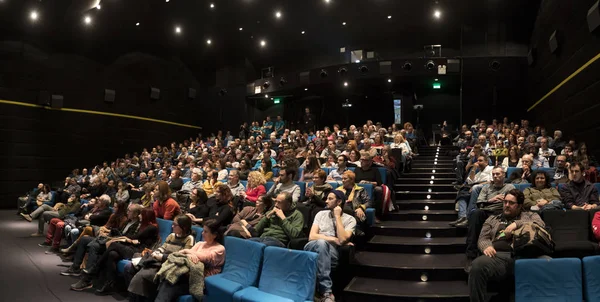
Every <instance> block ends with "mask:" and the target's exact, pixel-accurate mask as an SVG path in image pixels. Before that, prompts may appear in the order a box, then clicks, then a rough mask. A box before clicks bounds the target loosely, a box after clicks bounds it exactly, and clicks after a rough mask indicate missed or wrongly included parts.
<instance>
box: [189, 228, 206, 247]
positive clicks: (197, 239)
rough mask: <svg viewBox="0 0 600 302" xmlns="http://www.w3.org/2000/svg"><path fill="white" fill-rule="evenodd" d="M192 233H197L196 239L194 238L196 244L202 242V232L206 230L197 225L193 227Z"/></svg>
mask: <svg viewBox="0 0 600 302" xmlns="http://www.w3.org/2000/svg"><path fill="white" fill-rule="evenodd" d="M192 231H194V232H196V237H194V243H196V242H200V241H202V231H204V229H202V227H199V226H197V225H195V226H192Z"/></svg>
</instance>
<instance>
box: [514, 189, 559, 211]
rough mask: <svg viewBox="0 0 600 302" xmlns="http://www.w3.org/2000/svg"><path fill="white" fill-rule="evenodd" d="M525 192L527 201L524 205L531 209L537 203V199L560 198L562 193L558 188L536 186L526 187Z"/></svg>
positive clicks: (551, 199)
mask: <svg viewBox="0 0 600 302" xmlns="http://www.w3.org/2000/svg"><path fill="white" fill-rule="evenodd" d="M523 194H525V203H524V204H523V207H524V208H526V209H529V208H531V207H533V206H535V205H536V204H537V201H538V200H540V199H545V200H547V201H553V200H560V194H559V193H558V190H556V188H552V187H550V188H544V189H541V190H538V189H536V188H526V189H525V191H523Z"/></svg>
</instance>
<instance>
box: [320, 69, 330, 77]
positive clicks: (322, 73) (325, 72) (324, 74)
mask: <svg viewBox="0 0 600 302" xmlns="http://www.w3.org/2000/svg"><path fill="white" fill-rule="evenodd" d="M328 75H329V74H327V70H325V69H321V78H326V77H327V76H328Z"/></svg>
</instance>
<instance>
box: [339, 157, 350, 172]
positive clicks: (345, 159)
mask: <svg viewBox="0 0 600 302" xmlns="http://www.w3.org/2000/svg"><path fill="white" fill-rule="evenodd" d="M347 163H348V157H346V155H340V156H338V157H337V164H338V167H339V168H340V169H343V168H346V164H347Z"/></svg>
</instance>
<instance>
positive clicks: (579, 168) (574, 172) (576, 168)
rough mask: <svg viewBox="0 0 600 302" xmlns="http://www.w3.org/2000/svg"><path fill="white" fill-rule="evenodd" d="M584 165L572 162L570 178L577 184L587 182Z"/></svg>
mask: <svg viewBox="0 0 600 302" xmlns="http://www.w3.org/2000/svg"><path fill="white" fill-rule="evenodd" d="M584 176H585V172H584V168H583V164H582V163H580V162H572V163H571V165H570V166H569V177H570V178H571V180H572V181H573V182H575V183H581V182H583V181H585V178H583V177H584Z"/></svg>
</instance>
